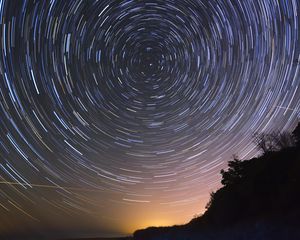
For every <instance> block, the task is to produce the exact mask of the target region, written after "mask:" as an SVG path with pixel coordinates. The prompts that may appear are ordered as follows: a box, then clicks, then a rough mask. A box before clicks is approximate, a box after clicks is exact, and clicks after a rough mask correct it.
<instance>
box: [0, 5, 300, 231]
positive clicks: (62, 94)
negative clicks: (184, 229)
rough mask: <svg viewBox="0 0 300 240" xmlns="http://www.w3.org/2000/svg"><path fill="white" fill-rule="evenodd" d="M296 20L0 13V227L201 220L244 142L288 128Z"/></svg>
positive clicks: (190, 12)
mask: <svg viewBox="0 0 300 240" xmlns="http://www.w3.org/2000/svg"><path fill="white" fill-rule="evenodd" d="M298 15H299V2H298V1H296V0H289V1H283V0H278V1H271V0H259V1H238V0H232V1H221V0H209V1H206V0H205V1H204V0H203V1H202V0H180V1H179V0H178V1H177V0H156V1H154V0H152V1H150V0H149V1H148V0H145V1H138V0H123V1H107V0H103V1H92V0H91V1H79V0H78V1H77V0H76V1H75V0H74V1H73V0H70V1H55V0H52V1H43V0H41V1H26V0H24V1H11V0H7V1H6V0H2V1H0V26H1V61H0V64H1V65H0V76H1V77H0V78H1V80H0V100H1V102H0V115H1V117H0V133H1V134H0V154H1V155H0V156H1V158H0V177H1V185H0V213H1V217H0V220H1V222H5V224H4V227H3V229H2V227H0V229H1V230H3V231H4V230H5V229H6V231H9V230H7V229H9V226H10V224H11V223H12V222H17V223H20V222H22V224H24V222H25V223H26V224H27V225H30V226H47V224H48V225H51V226H52V227H55V226H56V225H55V224H56V223H55V221H54V220H53V218H54V216H55V217H56V218H58V217H59V218H61V219H64V220H65V221H69V222H70V223H69V227H73V226H75V225H76V224H77V223H76V221H75V222H72V221H70V219H72V218H74V216H78V215H80V216H81V217H82V218H84V219H97V221H98V222H97V221H96V223H94V222H93V224H94V225H93V226H95V229H96V228H100V227H102V228H103V229H109V230H111V229H113V230H114V231H127V230H128V229H131V230H133V229H134V228H136V227H139V226H140V225H138V223H139V222H141V221H144V220H143V219H147V218H148V219H150V220H149V221H150V222H147V223H146V222H145V224H156V222H155V221H158V219H160V220H161V222H159V223H158V224H174V223H182V222H181V220H180V219H184V221H187V220H188V219H189V218H191V217H192V215H193V214H195V213H197V212H201V211H203V209H204V206H205V202H206V201H207V199H208V195H209V192H210V191H212V190H214V189H215V188H216V187H218V186H219V175H218V173H219V171H220V169H222V168H224V167H226V162H227V161H228V160H230V156H231V155H232V154H238V155H239V156H240V157H241V158H243V159H244V158H250V157H252V156H254V155H255V154H256V149H255V147H254V146H253V144H252V143H251V136H252V135H253V133H255V132H266V131H270V130H274V129H279V130H290V129H292V128H293V127H294V126H295V125H296V122H297V118H298V117H299V108H300V89H299V85H300V79H299V66H298V60H299V50H300V48H299V36H300V34H299V16H298ZM109 209H118V211H116V212H114V211H113V210H109ZM126 209H130V210H128V211H127V210H126ZM132 209H140V210H141V209H142V210H141V211H144V215H143V214H142V213H139V214H138V213H137V214H136V215H130V214H131V213H130V211H131V212H132V211H133V210H132ZM121 213H122V214H123V215H122V214H121ZM19 215H21V217H16V216H19ZM2 216H3V217H2ZM129 216H130V218H131V219H132V222H131V223H130V224H131V225H130V224H129V223H127V222H126V221H127V220H126V219H128V218H129ZM66 219H67V220H66ZM174 219H175V220H176V219H177V220H176V221H175V222H174ZM151 221H153V222H151ZM59 223H60V221H59ZM105 223H107V225H105ZM89 224H90V223H89ZM60 225H63V224H62V223H60ZM112 225H114V226H116V225H118V226H119V229H118V228H117V227H116V228H115V229H114V228H113V227H112ZM81 226H82V228H84V226H85V225H81ZM20 228H21V227H20Z"/></svg>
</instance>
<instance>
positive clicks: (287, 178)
mask: <svg viewBox="0 0 300 240" xmlns="http://www.w3.org/2000/svg"><path fill="white" fill-rule="evenodd" d="M254 141H255V143H256V144H257V146H258V147H259V149H260V150H261V155H260V156H259V157H255V158H252V159H250V160H244V161H241V160H239V159H238V158H237V157H235V158H234V159H233V160H232V161H229V162H228V169H227V170H221V175H222V181H221V182H222V184H223V187H221V188H220V189H219V190H217V191H216V192H213V193H211V198H210V200H209V202H208V204H207V210H206V212H205V213H204V214H203V215H202V216H201V217H197V218H194V219H193V220H191V222H190V223H188V224H186V225H183V226H174V227H164V228H148V229H145V230H138V231H136V232H135V233H134V239H135V240H167V239H172V240H176V239H181V240H183V239H186V240H188V239H190V240H193V239H197V240H201V239H300V228H299V226H300V220H299V219H300V206H299V204H300V123H299V124H298V126H297V127H296V129H295V130H294V131H293V133H292V134H289V133H280V132H273V133H271V134H265V133H262V134H256V135H255V136H254Z"/></svg>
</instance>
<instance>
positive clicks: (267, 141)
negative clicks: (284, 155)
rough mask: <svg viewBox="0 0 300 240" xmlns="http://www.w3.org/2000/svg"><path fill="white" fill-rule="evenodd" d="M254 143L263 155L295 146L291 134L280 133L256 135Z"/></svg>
mask: <svg viewBox="0 0 300 240" xmlns="http://www.w3.org/2000/svg"><path fill="white" fill-rule="evenodd" d="M253 142H254V143H255V144H256V146H257V147H258V149H259V150H261V151H262V152H263V153H267V152H274V151H279V150H281V149H284V148H288V147H291V146H294V145H295V140H294V138H293V136H292V135H291V134H290V133H288V132H282V133H281V132H279V131H273V132H271V133H256V134H254V136H253Z"/></svg>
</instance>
